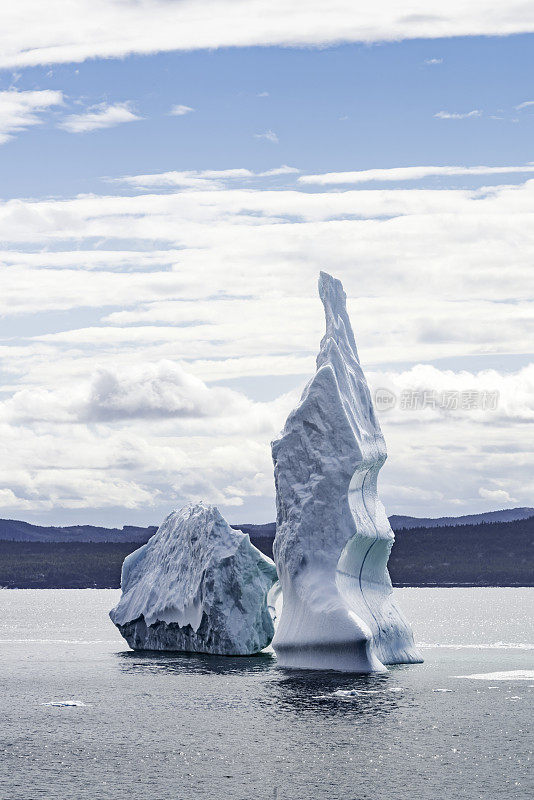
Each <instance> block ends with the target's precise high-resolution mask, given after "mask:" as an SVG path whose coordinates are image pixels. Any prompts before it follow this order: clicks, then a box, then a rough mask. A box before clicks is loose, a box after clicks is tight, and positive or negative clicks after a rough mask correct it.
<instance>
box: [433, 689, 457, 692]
mask: <svg viewBox="0 0 534 800" xmlns="http://www.w3.org/2000/svg"><path fill="white" fill-rule="evenodd" d="M432 691H433V692H452V689H432Z"/></svg>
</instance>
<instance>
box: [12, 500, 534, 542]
mask: <svg viewBox="0 0 534 800" xmlns="http://www.w3.org/2000/svg"><path fill="white" fill-rule="evenodd" d="M529 517H534V508H509V509H504V510H503V511H487V512H486V513H484V514H468V515H466V516H463V517H436V518H432V517H427V518H422V517H405V516H399V515H396V514H393V516H391V517H390V518H389V521H390V523H391V527H392V528H393V530H395V531H398V530H402V529H403V528H437V527H442V526H444V525H472V524H476V523H480V522H511V521H513V520H518V519H527V518H529ZM231 527H232V528H234V529H235V530H239V531H243V532H244V533H248V534H249V536H250V538H251V539H258V540H262V541H264V540H267V539H274V534H275V532H276V525H275V523H274V522H267V523H265V524H263V525H254V524H251V523H243V524H238V525H232V526H231ZM156 530H157V526H156V525H149V526H147V527H138V526H135V525H124V526H123V527H122V528H104V527H99V526H96V525H67V526H64V527H55V526H53V525H50V526H42V525H34V524H32V523H30V522H22V521H20V520H16V519H0V540H7V541H14V542H117V543H119V542H138V543H139V544H144V543H145V542H146V541H148V539H150V537H151V536H152V535H153V534H154V533H155V532H156Z"/></svg>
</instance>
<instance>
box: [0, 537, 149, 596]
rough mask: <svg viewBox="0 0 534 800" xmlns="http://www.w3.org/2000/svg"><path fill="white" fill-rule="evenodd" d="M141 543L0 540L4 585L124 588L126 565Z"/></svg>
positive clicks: (0, 573)
mask: <svg viewBox="0 0 534 800" xmlns="http://www.w3.org/2000/svg"><path fill="white" fill-rule="evenodd" d="M138 547H139V543H137V542H121V543H115V542H7V541H0V586H4V587H7V588H11V587H13V588H17V589H86V588H88V587H91V588H96V589H107V588H114V587H117V586H120V578H121V567H122V562H123V561H124V559H125V558H126V556H127V555H128V553H131V552H132V550H137V548H138Z"/></svg>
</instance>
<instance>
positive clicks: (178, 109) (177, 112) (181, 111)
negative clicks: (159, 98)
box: [169, 105, 195, 117]
mask: <svg viewBox="0 0 534 800" xmlns="http://www.w3.org/2000/svg"><path fill="white" fill-rule="evenodd" d="M194 110H195V109H194V108H191V106H182V105H177V106H173V107H172V108H171V110H170V111H169V114H171V116H173V117H185V115H186V114H191V112H192V111H194Z"/></svg>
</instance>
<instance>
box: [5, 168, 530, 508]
mask: <svg viewBox="0 0 534 800" xmlns="http://www.w3.org/2000/svg"><path fill="white" fill-rule="evenodd" d="M267 172H272V173H275V172H278V170H274V171H271V170H268V171H267ZM281 172H282V175H283V176H284V188H283V189H273V183H272V182H271V181H268V180H264V178H265V177H266V176H265V174H264V178H261V180H260V177H261V174H255V173H253V172H252V171H250V170H247V169H232V170H223V171H210V170H206V171H198V172H195V173H189V174H187V175H186V177H187V178H188V179H195V180H197V181H198V180H200V181H207V182H209V181H218V182H219V183H220V188H219V189H218V190H217V191H213V188H212V187H210V186H205V185H199V186H197V187H181V186H180V185H179V181H180V180H182V179H183V173H172V172H169V173H163V176H164V177H162V175H152V176H150V175H149V176H128V177H127V179H126V186H130V185H137V184H138V183H143V182H146V184H147V187H148V188H149V189H150V193H147V194H144V193H140V194H135V195H133V196H130V195H128V196H124V195H121V194H120V193H118V192H117V193H115V194H109V195H101V196H99V195H80V196H78V197H74V198H71V199H64V200H60V199H44V200H40V201H37V200H23V199H15V200H10V201H5V202H0V237H1V238H2V240H4V241H5V242H6V243H7V242H11V243H12V246H13V247H12V250H11V252H7V250H4V251H2V252H0V280H1V282H2V285H3V287H4V288H3V292H2V294H1V296H0V312H1V313H2V314H5V316H6V319H4V325H6V324H8V322H9V320H8V317H10V316H13V315H15V314H24V315H25V317H24V320H23V325H22V321H21V320H17V321H16V326H17V327H16V328H14V333H18V336H17V338H13V339H12V340H10V341H9V342H4V343H3V344H2V345H1V346H0V366H1V368H2V371H3V374H4V375H5V376H6V377H5V382H4V384H3V387H2V388H3V395H2V396H3V402H2V404H1V405H0V437H2V442H3V443H4V450H5V457H4V460H3V461H2V464H0V491H2V490H5V493H4V495H0V500H2V498H3V499H5V500H6V503H7V504H6V506H5V507H6V508H8V507H9V508H11V507H15V508H16V507H17V506H16V504H17V503H19V505H18V508H20V509H24V510H25V513H26V511H28V512H29V511H31V510H33V511H42V512H43V513H45V512H46V509H47V508H58V507H62V508H65V509H72V514H73V516H72V519H80V512H79V509H82V508H86V509H90V508H109V507H110V506H113V505H114V504H115V505H118V506H122V507H124V508H130V509H132V515H133V514H134V512H135V514H138V513H141V512H137V511H135V509H136V508H144V507H150V508H152V509H153V514H154V517H153V520H154V521H155V522H158V521H159V518H161V517H163V514H164V513H165V512H166V511H168V510H170V508H171V507H172V506H173V505H178V504H179V503H180V502H183V501H184V500H186V499H195V498H198V497H204V499H206V500H211V501H213V502H217V503H220V504H221V506H222V507H223V510H224V509H225V508H228V509H230V510H231V509H239V516H240V517H241V519H242V520H245V519H247V517H248V519H254V518H256V519H258V518H259V519H261V518H263V519H266V516H271V514H272V506H271V503H272V495H273V484H272V464H271V459H270V451H269V441H270V439H271V438H273V436H275V435H276V432H277V430H278V429H279V427H280V426H281V425H282V424H283V421H284V418H285V416H286V414H287V412H288V411H289V409H290V408H291V407H292V405H293V404H294V403H295V402H296V395H297V394H298V392H297V391H295V392H294V393H293V395H292V396H289V397H288V396H286V395H284V396H280V397H278V398H277V397H276V395H282V392H285V391H286V390H287V388H290V387H293V386H294V387H297V386H298V385H300V384H302V382H303V380H304V378H305V376H307V375H311V374H312V372H313V370H314V356H315V353H316V351H317V346H318V343H319V341H320V338H321V336H322V333H323V330H322V328H323V315H322V311H321V307H320V303H319V300H318V298H317V294H316V281H317V273H318V271H319V269H321V268H326V269H329V270H330V271H332V272H333V273H334V274H336V275H337V276H339V277H340V278H341V279H342V280H343V281H344V284H345V288H346V290H347V292H348V295H349V312H350V315H351V318H352V320H353V323H354V328H355V333H356V339H357V341H358V346H359V350H360V354H361V358H362V363H363V364H364V366H366V371H367V374H368V377H369V380H370V382H371V384H372V386H373V387H374V388H377V387H379V386H386V387H387V386H389V387H390V388H391V390H392V391H395V392H396V393H400V392H402V391H403V390H409V389H414V390H430V391H436V392H442V391H444V390H452V391H457V392H464V391H465V392H469V391H472V390H476V391H479V390H482V389H483V390H492V391H493V390H497V391H498V393H499V404H498V407H497V409H495V410H494V411H493V410H491V409H485V410H484V409H482V410H476V409H475V410H470V409H459V410H453V411H451V412H450V413H444V412H443V411H442V410H440V409H432V408H427V409H415V410H413V411H410V410H406V409H401V408H400V407H398V406H397V407H396V408H395V409H393V410H391V411H388V412H385V413H382V414H381V422H382V424H383V427H384V431H385V435H386V440H387V442H388V448H389V452H390V458H389V460H388V462H387V464H386V466H385V468H384V470H383V473H382V477H381V494H382V497H383V498H384V500H385V501H386V505H387V508H388V511H390V512H393V511H395V512H398V513H420V514H426V515H438V514H441V513H462V512H464V511H465V512H466V513H467V512H468V511H476V510H485V509H491V508H493V507H495V505H499V504H501V503H502V502H503V501H501V500H499V499H498V498H497V499H495V500H492V498H491V497H489V496H488V497H485V496H482V495H480V494H479V488H480V487H485V488H487V489H488V490H489V491H504V492H507V493H508V495H509V497H511V498H515V500H514V502H515V501H517V504H518V505H519V504H522V505H528V504H529V503H530V502H531V500H530V499H529V496H531V494H532V490H533V487H532V485H531V484H529V482H528V481H526V480H525V474H527V473H528V471H529V470H532V468H533V466H534V465H533V463H532V455H531V454H530V452H529V449H528V446H527V445H526V443H527V442H528V441H529V440H528V431H529V427H531V426H532V419H533V417H534V406H533V402H532V398H533V397H534V372H533V369H534V368H533V367H531V368H530V369H529V370H527V369H524V370H516V371H515V372H507V371H502V372H500V371H498V370H496V369H495V370H492V371H489V370H481V369H480V367H477V368H474V367H470V369H469V371H467V370H463V371H460V366H459V365H460V364H461V363H464V364H465V363H470V364H472V363H476V362H477V359H484V358H491V359H493V360H494V361H495V363H498V362H502V363H504V364H508V363H509V362H508V359H511V358H512V356H513V354H515V356H516V357H517V358H520V357H521V358H523V359H524V358H525V355H524V354H526V353H529V352H531V343H532V333H531V329H532V324H533V323H532V319H533V313H532V300H531V297H530V295H531V292H530V291H529V290H530V283H529V279H530V276H531V270H532V260H533V258H534V226H533V225H532V207H533V203H534V181H533V180H530V181H525V182H523V183H521V184H519V185H507V184H502V185H498V186H491V187H482V188H480V189H474V190H458V189H439V190H436V189H434V190H429V189H419V188H414V187H411V188H403V189H393V188H389V189H368V188H366V189H361V188H359V189H350V188H349V190H347V191H328V190H327V191H324V190H321V191H314V190H313V187H310V188H309V187H306V190H305V191H303V190H302V185H301V184H300V183H299V182H298V181H297V180H296V179H295V177H292V174H293V173H292V172H290V171H289V169H288V168H281ZM221 173H224V174H221ZM490 174H491V173H490ZM177 175H178V176H179V177H178V178H177V177H176V176H177ZM166 181H167V182H168V183H166ZM159 186H161V187H162V188H161V191H159V190H158V189H157V187H159ZM173 186H174V189H173ZM176 187H178V188H176ZM266 187H267V188H266ZM299 189H300V190H299ZM129 191H130V190H129ZM95 243H97V244H96V246H95ZM100 246H101V247H102V249H99V247H100ZM4 248H7V244H5V245H4ZM104 248H105V249H104ZM80 307H83V310H82V311H81V313H80V314H79V315H77V314H76V313H73V312H74V309H79V308H80ZM54 309H62V310H66V311H70V312H71V313H69V314H68V315H57V316H53V315H51V314H44V313H43V312H49V311H50V310H54ZM499 354H500V355H499ZM459 357H463V358H465V359H466V361H465V362H459V361H458V360H457V359H458V358H459ZM439 359H447V362H448V363H449V364H450V363H455V364H457V365H458V366H457V367H456V368H455V370H454V371H453V370H446V369H444V368H438V366H437V365H438V364H439V363H441V362H440V361H439ZM423 361H433V362H434V366H430V365H429V364H419V366H417V367H416V366H414V367H412V368H410V369H405V368H404V367H402V368H401V367H399V368H397V369H395V368H394V367H393V366H392V365H394V364H395V363H401V362H402V363H405V362H410V363H415V364H417V363H418V362H423ZM169 362H170V363H169ZM369 365H373V366H372V368H371V367H370V366H369ZM214 381H217V382H218V384H214V383H213V382H214ZM254 386H257V387H259V388H258V389H257V394H256V395H252V394H251V393H250V396H248V395H249V389H250V387H252V389H254ZM252 389H250V392H252ZM266 391H268V392H269V397H272V398H276V399H274V400H269V402H257V401H254V400H252V399H251V397H253V396H258V397H262V396H263V395H262V393H263V392H266ZM406 475H409V476H410V478H409V481H407V480H406ZM496 481H501V482H500V483H496ZM407 485H408V488H406V486H407ZM399 487H400V488H399ZM8 492H11V493H12V494H9V493H8ZM12 495H13V496H12ZM9 503H11V504H12V505H8V504H9ZM13 504H15V506H13ZM150 504H152V505H150ZM240 504H242V505H240ZM260 508H262V509H263V510H262V511H261V513H260V511H259V510H258V509H260ZM265 509H266V510H265ZM151 513H152V512H151ZM232 514H233V517H232V518H233V519H235V521H238V519H237V518H236V516H237V512H235V513H234V512H232ZM136 518H138V517H136ZM131 519H132V517H131V516H128V517H126V518H125V521H126V522H127V521H129V520H131Z"/></svg>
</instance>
